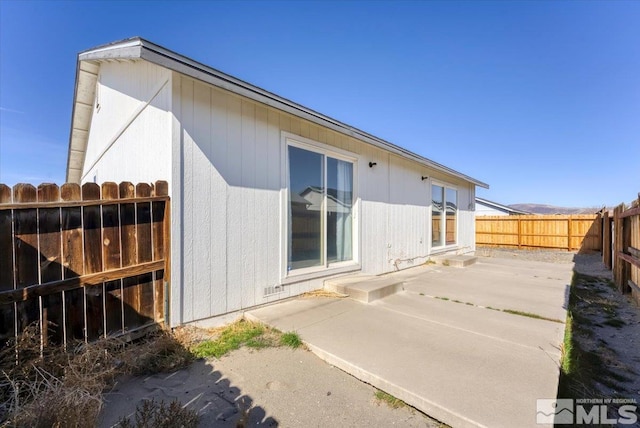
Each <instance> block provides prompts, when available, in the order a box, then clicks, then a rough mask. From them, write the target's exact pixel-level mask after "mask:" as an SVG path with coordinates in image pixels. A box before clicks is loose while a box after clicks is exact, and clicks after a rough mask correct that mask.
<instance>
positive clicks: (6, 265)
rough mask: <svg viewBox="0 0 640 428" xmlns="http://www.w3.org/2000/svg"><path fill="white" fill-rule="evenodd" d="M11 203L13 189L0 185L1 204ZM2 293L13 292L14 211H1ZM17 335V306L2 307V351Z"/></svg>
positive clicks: (0, 324) (0, 316)
mask: <svg viewBox="0 0 640 428" xmlns="http://www.w3.org/2000/svg"><path fill="white" fill-rule="evenodd" d="M1 203H7V204H8V203H11V188H10V187H9V186H7V185H5V184H0V204H1ZM0 248H2V251H0V292H2V291H9V290H13V287H14V282H13V279H14V276H13V274H14V269H15V266H14V263H13V210H4V211H0ZM14 335H15V304H13V303H11V304H8V305H0V349H1V348H2V347H3V346H4V343H5V342H6V341H7V339H9V338H10V337H12V336H14Z"/></svg>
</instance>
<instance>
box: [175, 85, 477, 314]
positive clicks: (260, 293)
mask: <svg viewBox="0 0 640 428" xmlns="http://www.w3.org/2000/svg"><path fill="white" fill-rule="evenodd" d="M172 99H173V106H172V109H173V112H174V114H175V119H174V129H173V140H174V141H173V157H174V159H175V162H174V164H173V167H174V168H173V186H174V187H173V190H172V220H173V225H172V251H173V253H172V261H173V270H172V283H173V287H172V304H171V307H172V324H173V325H176V324H179V323H185V322H191V321H195V320H202V319H206V318H209V317H211V316H214V315H221V314H224V313H228V312H232V311H236V310H239V309H243V308H247V307H251V306H255V305H259V304H262V303H266V302H268V301H272V300H277V299H282V298H285V297H289V296H293V295H297V294H300V293H302V292H304V291H308V290H312V289H316V288H320V287H322V285H323V281H324V279H326V278H319V279H313V280H308V281H301V282H298V283H293V284H288V285H285V286H283V291H282V292H281V293H278V294H275V295H271V296H266V297H265V295H264V289H265V288H266V287H273V286H276V285H279V284H280V282H281V277H280V275H281V273H280V266H281V260H280V258H281V254H282V248H281V242H282V241H281V236H282V235H281V234H282V233H283V231H282V230H281V224H282V223H281V216H282V212H281V210H282V202H283V199H282V198H284V197H285V193H284V191H283V189H282V186H281V174H282V172H283V167H284V166H283V163H282V162H283V159H282V154H283V153H284V151H283V148H282V137H281V136H282V131H285V132H289V133H292V134H295V135H299V136H302V137H305V138H309V139H311V140H314V141H317V142H320V143H323V144H326V145H328V146H333V147H337V148H340V149H343V150H346V151H349V152H352V153H354V154H356V155H358V157H359V158H360V162H359V165H358V178H357V181H358V197H359V199H360V207H361V209H360V215H361V216H360V254H361V265H362V271H363V272H366V273H375V274H378V273H382V272H389V271H392V270H394V269H395V266H394V264H395V265H397V267H399V268H404V267H408V266H411V265H412V264H414V263H420V262H423V261H424V260H426V257H427V256H428V254H429V251H430V240H431V238H430V231H429V227H430V209H431V207H430V199H431V197H430V191H431V189H430V187H431V181H430V180H425V181H422V180H421V179H420V177H421V176H422V175H427V176H430V177H431V176H432V175H433V176H437V178H438V179H439V180H441V181H445V182H447V183H450V184H453V185H456V186H458V192H459V193H458V198H459V205H460V208H461V210H460V212H459V218H460V220H459V240H460V246H459V247H460V248H464V249H465V250H466V251H470V250H472V249H473V246H474V239H475V237H474V234H473V228H474V225H473V221H474V215H473V211H470V210H469V209H470V208H471V209H472V208H473V200H474V197H475V196H474V186H473V185H470V184H469V183H466V182H464V181H460V180H458V181H456V180H455V179H454V178H452V177H448V176H446V175H443V174H440V175H438V174H436V173H435V172H432V171H429V170H428V169H427V168H425V167H423V166H420V165H418V164H417V163H415V162H411V161H408V160H405V159H402V158H400V157H398V156H396V155H392V154H389V153H388V152H385V151H383V150H380V149H377V148H375V147H372V146H369V145H366V144H364V143H362V142H359V141H357V140H355V139H352V138H350V137H347V136H345V135H342V134H339V133H336V132H334V131H331V130H328V129H325V128H322V127H320V126H317V125H314V124H311V123H309V122H307V121H304V120H301V119H299V118H296V117H293V116H291V115H289V114H287V113H284V112H281V111H279V110H276V109H273V108H270V107H267V106H265V105H262V104H259V103H256V102H253V101H250V100H248V99H245V98H242V97H240V96H237V95H235V94H231V93H229V92H226V91H224V90H221V89H218V88H215V87H213V86H209V85H207V84H204V83H202V82H199V81H195V80H193V79H191V78H187V77H184V76H181V75H179V74H174V77H173V97H172ZM370 161H372V162H376V163H377V165H376V166H374V167H373V168H369V166H368V163H369V162H370ZM432 173H433V174H432ZM176 284H182V286H181V287H178V286H176Z"/></svg>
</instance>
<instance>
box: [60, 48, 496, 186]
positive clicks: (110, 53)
mask: <svg viewBox="0 0 640 428" xmlns="http://www.w3.org/2000/svg"><path fill="white" fill-rule="evenodd" d="M136 58H141V59H144V60H146V61H149V62H151V63H154V64H157V65H160V66H162V67H165V68H167V69H170V70H172V71H175V72H178V73H181V74H184V75H187V76H189V77H193V78H195V79H198V80H201V81H203V82H206V83H210V84H212V85H214V86H217V87H220V88H223V89H226V90H228V91H231V92H233V93H236V94H238V95H241V96H245V97H247V98H250V99H253V100H255V101H257V102H260V103H262V104H265V105H268V106H272V107H274V108H277V109H278V110H282V111H285V112H288V113H291V114H293V115H294V116H298V117H301V118H303V119H307V120H309V121H311V122H313V123H316V124H318V125H321V126H324V127H327V128H330V129H333V130H335V131H337V132H340V133H342V134H345V135H349V136H351V137H353V138H356V139H357V140H360V141H363V142H365V143H367V144H370V145H373V146H375V147H378V148H380V149H383V150H386V151H389V152H391V153H395V154H397V155H399V156H401V157H403V158H406V159H410V160H412V161H415V162H417V163H419V164H421V165H423V166H426V167H428V168H431V169H434V170H436V171H439V172H443V173H445V174H448V175H452V176H454V177H457V178H459V179H462V180H464V181H468V182H470V183H473V184H474V185H476V186H479V187H483V188H485V189H488V188H489V185H488V184H486V183H484V182H482V181H480V180H477V179H475V178H473V177H470V176H468V175H465V174H463V173H461V172H458V171H456V170H454V169H451V168H449V167H446V166H444V165H442V164H439V163H437V162H434V161H432V160H431V159H427V158H425V157H423V156H420V155H418V154H416V153H413V152H411V151H409V150H406V149H403V148H402V147H399V146H396V145H395V144H393V143H390V142H388V141H385V140H382V139H380V138H378V137H375V136H373V135H371V134H368V133H366V132H364V131H362V130H360V129H357V128H354V127H352V126H349V125H347V124H345V123H342V122H340V121H337V120H335V119H332V118H330V117H328V116H325V115H323V114H321V113H318V112H316V111H314V110H312V109H309V108H306V107H304V106H302V105H300V104H297V103H295V102H293V101H290V100H288V99H286V98H283V97H280V96H278V95H276V94H273V93H271V92H269V91H266V90H264V89H262V88H259V87H257V86H254V85H251V84H250V83H247V82H244V81H242V80H240V79H237V78H235V77H233V76H230V75H228V74H226V73H223V72H221V71H219V70H216V69H214V68H211V67H209V66H207V65H204V64H202V63H199V62H197V61H194V60H192V59H190V58H187V57H185V56H183V55H180V54H178V53H176V52H173V51H170V50H168V49H166V48H163V47H162V46H159V45H156V44H154V43H152V42H149V41H147V40H144V39H142V38H140V37H134V38H130V39H126V40H122V41H120V42H115V43H111V44H107V45H103V46H99V47H97V48H94V49H90V50H87V51H84V52H82V53H80V54H79V55H78V69H80V66H81V63H82V62H85V61H101V60H109V59H113V60H117V59H136ZM77 87H78V75H76V88H77ZM75 100H76V96H75V95H74V109H75V106H76V104H75ZM74 119H75V118H74ZM73 129H74V127H73V121H72V131H73ZM85 148H86V142H85ZM70 153H71V145H70ZM68 168H69V167H68ZM67 177H69V170H68V171H67Z"/></svg>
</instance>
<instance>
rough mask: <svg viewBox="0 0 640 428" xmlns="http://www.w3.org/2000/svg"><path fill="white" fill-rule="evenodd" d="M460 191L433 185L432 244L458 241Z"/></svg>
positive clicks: (439, 244) (440, 244) (450, 243)
mask: <svg viewBox="0 0 640 428" xmlns="http://www.w3.org/2000/svg"><path fill="white" fill-rule="evenodd" d="M457 234H458V191H457V190H456V189H455V188H453V187H448V186H443V185H440V184H433V185H432V186H431V246H432V247H433V248H437V247H445V246H451V245H456V244H457V243H458V236H457Z"/></svg>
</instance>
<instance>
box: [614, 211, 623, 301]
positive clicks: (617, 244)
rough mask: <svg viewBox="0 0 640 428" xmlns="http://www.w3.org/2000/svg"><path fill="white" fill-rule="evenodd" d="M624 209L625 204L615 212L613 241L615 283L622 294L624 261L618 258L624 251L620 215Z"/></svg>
mask: <svg viewBox="0 0 640 428" xmlns="http://www.w3.org/2000/svg"><path fill="white" fill-rule="evenodd" d="M623 209H624V204H621V205H618V206H617V207H616V208H615V209H614V210H613V229H614V240H613V281H614V282H615V283H616V287H617V288H618V290H619V291H620V292H622V290H623V284H622V269H623V265H624V260H620V258H619V257H618V252H619V251H622V248H623V247H622V221H621V220H622V219H621V218H620V214H621V213H622V210H623Z"/></svg>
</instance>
